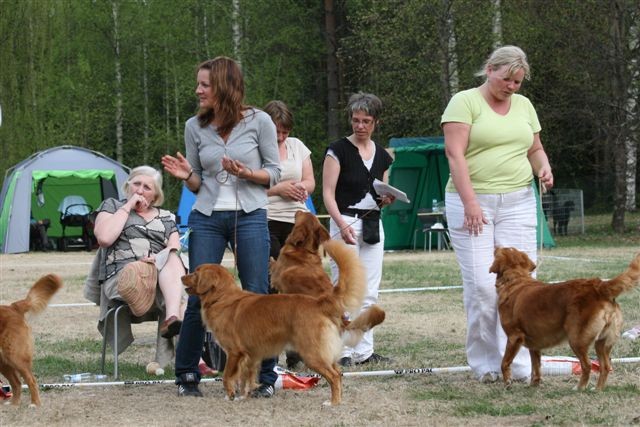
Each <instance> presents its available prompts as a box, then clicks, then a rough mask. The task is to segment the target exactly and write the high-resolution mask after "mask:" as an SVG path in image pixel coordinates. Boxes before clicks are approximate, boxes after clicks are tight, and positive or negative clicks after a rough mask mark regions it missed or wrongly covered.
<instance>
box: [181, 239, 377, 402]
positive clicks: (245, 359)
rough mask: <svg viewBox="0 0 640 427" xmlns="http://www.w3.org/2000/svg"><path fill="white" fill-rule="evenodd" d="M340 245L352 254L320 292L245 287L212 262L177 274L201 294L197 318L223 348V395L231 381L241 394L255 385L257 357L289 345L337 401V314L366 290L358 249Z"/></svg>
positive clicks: (231, 390) (192, 292)
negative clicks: (332, 285)
mask: <svg viewBox="0 0 640 427" xmlns="http://www.w3.org/2000/svg"><path fill="white" fill-rule="evenodd" d="M342 251H343V252H345V254H346V253H351V254H353V256H352V258H351V262H350V263H349V265H348V266H346V267H345V268H344V269H343V270H341V274H340V280H339V281H338V284H337V285H336V287H335V288H334V290H333V292H332V293H330V294H326V295H323V296H321V297H319V298H314V297H311V296H308V295H300V294H291V295H258V294H254V293H251V292H245V291H243V290H241V289H240V288H239V287H238V286H237V285H236V283H235V280H234V278H233V276H232V275H231V274H230V273H229V272H228V271H227V270H226V269H225V268H223V267H221V266H219V265H215V264H204V265H201V266H199V267H198V268H197V269H196V271H195V273H192V274H188V275H186V276H183V277H182V282H183V283H184V285H185V287H186V290H187V293H188V294H190V295H198V296H199V297H200V302H201V305H202V319H203V321H204V323H205V324H206V325H207V326H208V327H209V328H210V329H211V330H212V331H213V333H214V335H215V336H216V338H217V339H218V341H219V343H220V346H221V347H222V348H223V349H224V350H225V352H226V353H227V364H226V367H225V369H224V376H223V384H224V388H225V391H226V393H227V398H229V399H234V397H235V392H236V386H238V389H239V391H240V395H241V397H246V396H247V395H248V394H249V392H250V391H251V389H252V388H253V387H255V377H256V372H257V370H258V365H259V364H260V362H261V361H262V360H263V359H266V358H269V357H275V356H277V355H279V354H280V353H281V352H282V350H283V349H284V348H285V347H287V346H291V347H292V348H293V349H295V350H296V351H297V352H298V353H299V354H300V355H301V356H302V358H303V360H304V362H305V364H306V365H307V366H308V367H309V368H311V369H313V370H314V371H316V372H317V373H319V374H320V375H322V376H323V377H324V378H325V379H326V380H327V382H328V383H329V385H330V386H331V402H330V403H329V402H325V404H331V405H338V404H339V403H340V401H341V394H342V382H341V377H340V370H339V368H338V365H337V364H336V360H337V359H338V356H339V355H340V351H341V349H342V346H343V340H342V338H341V334H340V329H341V323H342V319H341V318H342V314H343V313H344V312H345V311H349V310H354V309H356V308H357V307H359V306H360V304H362V300H363V298H364V293H365V279H364V277H365V276H364V271H363V269H362V266H361V264H360V262H359V261H358V259H357V255H356V254H355V253H354V252H353V250H351V249H350V248H348V247H346V245H344V244H342ZM345 256H346V255H345ZM360 338H361V335H360V336H359V337H354V339H358V340H359V339H360ZM350 345H353V344H350Z"/></svg>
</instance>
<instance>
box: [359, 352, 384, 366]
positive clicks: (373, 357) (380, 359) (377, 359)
mask: <svg viewBox="0 0 640 427" xmlns="http://www.w3.org/2000/svg"><path fill="white" fill-rule="evenodd" d="M367 363H391V359H390V358H388V357H384V356H380V355H379V354H377V353H372V354H371V356H369V357H368V358H366V359H364V360H363V361H362V362H356V365H365V364H367Z"/></svg>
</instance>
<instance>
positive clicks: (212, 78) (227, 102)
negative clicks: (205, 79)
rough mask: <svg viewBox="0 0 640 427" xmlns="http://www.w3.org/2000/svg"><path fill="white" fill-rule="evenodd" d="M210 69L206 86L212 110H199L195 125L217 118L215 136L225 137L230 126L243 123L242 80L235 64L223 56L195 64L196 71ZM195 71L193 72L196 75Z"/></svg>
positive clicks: (204, 124) (202, 124)
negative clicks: (211, 98)
mask: <svg viewBox="0 0 640 427" xmlns="http://www.w3.org/2000/svg"><path fill="white" fill-rule="evenodd" d="M200 70H209V83H210V84H211V93H212V95H213V99H214V101H213V102H214V106H213V108H201V109H200V110H199V111H198V123H200V126H201V127H206V126H208V125H209V124H211V122H212V121H213V120H214V119H218V121H219V123H220V125H219V126H218V133H219V134H220V136H221V137H222V138H226V137H227V136H228V135H229V134H230V133H231V130H232V129H233V127H234V126H235V125H236V124H238V122H239V121H240V120H242V111H243V110H245V109H246V108H247V107H246V106H245V105H244V104H243V103H242V101H243V100H244V78H243V76H242V70H240V66H239V65H238V63H237V62H236V61H234V60H233V59H231V58H227V57H226V56H218V57H216V58H213V59H210V60H208V61H205V62H203V63H201V64H200V65H198V69H197V71H200ZM197 71H196V73H197Z"/></svg>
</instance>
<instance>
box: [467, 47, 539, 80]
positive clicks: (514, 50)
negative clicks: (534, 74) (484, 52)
mask: <svg viewBox="0 0 640 427" xmlns="http://www.w3.org/2000/svg"><path fill="white" fill-rule="evenodd" d="M505 65H506V66H507V68H508V72H509V76H513V74H514V73H516V72H517V71H518V70H524V78H525V79H527V80H529V78H530V77H531V75H530V74H529V63H528V62H527V55H526V54H525V53H524V51H523V50H522V49H520V48H519V47H518V46H510V45H507V46H502V47H499V48H497V49H496V50H494V51H493V52H492V53H491V55H489V58H488V59H487V60H486V61H485V63H484V65H483V67H482V69H481V70H480V71H478V72H477V73H476V76H478V77H483V76H486V75H487V68H490V69H491V70H493V71H495V70H497V69H498V68H500V67H503V66H505Z"/></svg>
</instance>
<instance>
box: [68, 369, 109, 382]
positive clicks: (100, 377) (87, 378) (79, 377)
mask: <svg viewBox="0 0 640 427" xmlns="http://www.w3.org/2000/svg"><path fill="white" fill-rule="evenodd" d="M63 378H64V381H65V382H68V383H87V382H100V381H106V380H107V376H106V375H104V374H92V373H90V372H83V373H81V374H66V375H63Z"/></svg>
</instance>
